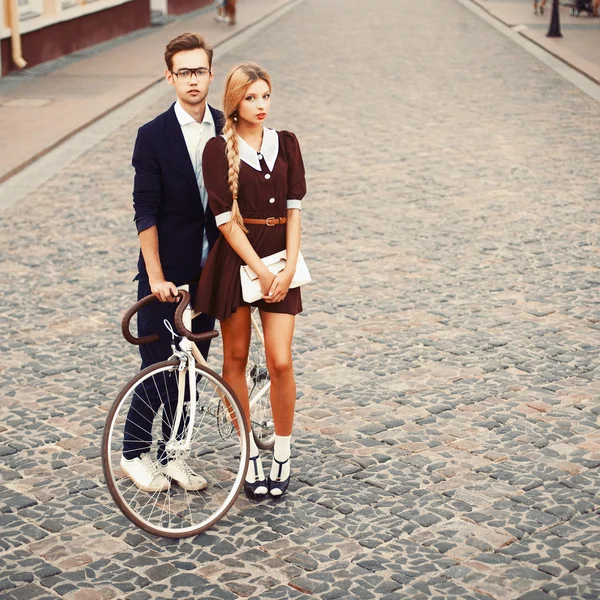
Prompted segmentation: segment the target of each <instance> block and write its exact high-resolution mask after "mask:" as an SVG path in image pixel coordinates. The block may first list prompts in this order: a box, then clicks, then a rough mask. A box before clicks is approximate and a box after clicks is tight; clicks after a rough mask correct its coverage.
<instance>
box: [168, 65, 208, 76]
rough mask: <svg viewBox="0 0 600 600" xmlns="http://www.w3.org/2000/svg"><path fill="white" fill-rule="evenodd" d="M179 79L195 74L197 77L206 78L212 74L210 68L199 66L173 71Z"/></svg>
mask: <svg viewBox="0 0 600 600" xmlns="http://www.w3.org/2000/svg"><path fill="white" fill-rule="evenodd" d="M171 73H173V75H175V76H176V77H177V78H178V79H191V78H192V75H195V76H196V78H197V79H206V77H208V76H209V75H210V69H207V68H206V67H198V68H197V69H179V71H177V72H175V71H171Z"/></svg>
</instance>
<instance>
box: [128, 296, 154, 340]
mask: <svg viewBox="0 0 600 600" xmlns="http://www.w3.org/2000/svg"><path fill="white" fill-rule="evenodd" d="M156 299H157V298H156V296H154V294H150V295H149V296H146V297H145V298H142V299H141V300H138V302H136V303H135V304H134V305H133V306H132V307H131V308H129V309H128V310H127V312H126V313H125V314H124V315H123V319H121V332H122V333H123V337H124V338H125V339H126V340H127V341H128V342H129V343H130V344H133V345H134V346H141V345H143V344H153V343H154V342H158V340H159V339H160V338H159V337H158V334H157V333H153V334H152V335H145V336H144V337H141V338H138V337H135V336H134V335H132V333H131V332H130V331H129V322H130V321H131V318H132V317H133V315H135V313H136V312H137V311H138V310H140V309H141V308H143V307H144V306H146V305H147V304H150V303H151V302H152V301H153V300H156Z"/></svg>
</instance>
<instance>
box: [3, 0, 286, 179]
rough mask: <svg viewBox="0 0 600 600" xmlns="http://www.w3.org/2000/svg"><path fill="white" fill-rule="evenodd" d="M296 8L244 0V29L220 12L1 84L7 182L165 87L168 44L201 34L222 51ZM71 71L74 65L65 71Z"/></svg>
mask: <svg viewBox="0 0 600 600" xmlns="http://www.w3.org/2000/svg"><path fill="white" fill-rule="evenodd" d="M289 1H290V0H252V1H251V2H250V1H248V0H246V1H244V0H242V1H241V2H239V3H238V17H237V24H236V25H235V26H233V27H229V26H227V25H225V24H222V23H216V22H215V21H214V9H213V8H212V7H210V8H205V9H202V10H200V11H197V12H195V13H191V14H188V15H183V16H182V17H180V18H178V19H176V20H175V21H173V22H170V23H169V24H168V25H165V26H163V27H158V28H157V27H150V28H148V29H145V30H142V31H139V32H135V33H133V34H131V35H129V36H126V37H125V38H123V39H120V40H119V39H116V40H112V41H111V42H108V43H105V44H102V45H100V46H98V47H97V48H96V49H94V48H88V49H86V50H82V51H80V52H76V53H74V54H73V55H70V56H68V57H64V58H62V59H58V60H56V61H52V62H51V63H46V64H42V65H39V66H37V67H34V68H32V69H30V70H27V71H24V72H21V73H16V74H14V75H13V74H11V75H8V76H6V77H3V78H2V79H0V131H1V132H2V138H3V139H4V140H11V142H10V143H4V144H2V145H0V182H2V181H5V180H6V179H8V178H9V177H10V176H11V175H14V174H15V173H17V172H18V171H20V170H21V169H22V168H23V167H25V166H27V165H28V164H30V163H31V162H33V161H34V160H35V159H37V158H39V157H40V156H42V155H43V154H45V153H46V152H48V151H49V150H51V149H52V148H54V147H55V146H57V145H58V144H60V143H61V142H62V141H64V140H65V139H66V138H68V137H70V136H71V135H72V134H74V133H76V132H77V131H79V130H81V129H82V128H84V127H86V126H87V125H89V124H90V123H92V122H94V121H96V120H97V119H98V118H100V117H101V116H103V115H105V114H107V113H108V112H110V111H112V110H114V109H115V108H117V107H118V106H120V105H121V104H123V103H124V102H126V101H127V100H130V99H131V98H133V97H135V96H137V95H138V94H139V93H140V92H142V91H144V90H145V89H147V88H149V87H150V86H152V85H153V84H154V83H156V82H157V81H160V79H162V73H163V71H164V62H163V58H162V57H163V52H164V49H165V46H166V44H167V42H168V41H169V40H170V39H172V38H174V37H175V36H176V35H178V34H180V33H183V32H184V31H198V32H201V33H202V34H204V35H206V37H207V38H208V40H209V41H210V43H211V44H212V45H213V47H217V46H219V45H220V44H222V43H223V42H225V41H226V40H228V39H230V38H231V37H233V36H235V35H237V34H239V33H240V32H242V31H243V30H244V29H246V28H247V27H249V26H251V25H253V24H254V23H256V22H257V21H260V20H261V19H263V18H265V17H266V16H267V15H269V14H271V13H273V12H274V11H276V10H277V9H279V8H281V7H283V6H285V5H286V4H289ZM65 63H66V64H65Z"/></svg>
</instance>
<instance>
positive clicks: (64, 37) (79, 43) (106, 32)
mask: <svg viewBox="0 0 600 600" xmlns="http://www.w3.org/2000/svg"><path fill="white" fill-rule="evenodd" d="M198 1H200V2H202V1H203V0H196V2H198ZM149 25H150V0H132V1H131V2H126V3H125V4H120V5H119V6H114V7H113V8H107V9H106V10H101V11H99V12H95V13H92V14H90V15H85V16H83V17H79V18H77V19H71V20H69V21H63V22H62V23H56V24H55V25H50V26H49V27H44V28H43V29H38V30H37V31H32V32H30V33H26V34H25V35H23V36H21V45H22V47H23V58H24V59H25V60H26V61H27V66H28V67H33V66H35V65H39V64H40V63H43V62H46V61H48V60H52V59H55V58H59V57H61V56H64V55H65V54H70V53H71V52H75V51H76V50H81V49H82V48H87V47H88V46H92V45H94V44H98V43H100V42H105V41H106V40H110V39H112V38H115V37H118V36H120V35H123V34H125V33H129V32H130V31H135V30H136V29H141V28H142V27H148V26H149ZM0 43H1V44H2V75H6V73H8V72H9V71H14V70H16V67H15V65H14V64H13V62H12V58H11V46H10V38H8V39H5V40H2V41H1V42H0Z"/></svg>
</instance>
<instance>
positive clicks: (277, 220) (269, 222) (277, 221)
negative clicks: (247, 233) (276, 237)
mask: <svg viewBox="0 0 600 600" xmlns="http://www.w3.org/2000/svg"><path fill="white" fill-rule="evenodd" d="M244 223H248V225H266V226H267V227H275V225H285V224H286V223H287V217H269V218H268V219H244Z"/></svg>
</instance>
